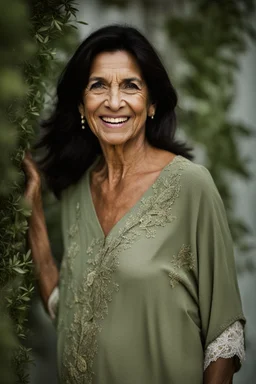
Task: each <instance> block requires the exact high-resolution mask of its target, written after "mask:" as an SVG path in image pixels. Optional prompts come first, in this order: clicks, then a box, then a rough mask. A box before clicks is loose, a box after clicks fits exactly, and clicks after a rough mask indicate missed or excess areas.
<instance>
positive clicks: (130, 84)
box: [125, 83, 139, 89]
mask: <svg viewBox="0 0 256 384" xmlns="http://www.w3.org/2000/svg"><path fill="white" fill-rule="evenodd" d="M125 88H127V89H139V87H138V85H137V84H135V83H127V84H125Z"/></svg>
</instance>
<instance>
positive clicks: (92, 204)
mask: <svg viewBox="0 0 256 384" xmlns="http://www.w3.org/2000/svg"><path fill="white" fill-rule="evenodd" d="M181 157H182V156H180V155H176V156H175V157H174V158H173V159H172V160H171V161H170V162H169V163H168V164H166V165H165V166H164V167H163V169H162V170H161V171H160V173H159V175H158V176H157V178H156V180H155V181H154V182H153V183H152V184H151V185H150V186H149V187H148V188H147V189H146V190H145V192H143V194H142V195H141V196H140V198H139V199H138V200H137V201H136V203H135V204H134V205H133V206H132V207H131V208H129V209H128V211H127V212H126V213H125V214H124V215H123V216H122V217H121V218H120V219H119V220H118V221H117V222H116V223H115V224H114V225H113V227H112V228H111V229H110V231H109V232H108V233H107V235H105V233H104V231H103V228H102V226H101V223H100V221H99V218H98V215H97V212H96V209H95V205H94V202H93V198H92V192H91V172H92V169H93V168H94V165H95V163H96V161H97V160H96V161H95V162H94V163H93V164H92V165H91V166H90V167H89V169H88V171H87V175H86V188H87V193H88V197H89V204H90V207H91V210H92V212H93V216H94V218H95V221H96V223H97V226H98V229H99V231H100V233H101V237H102V238H103V239H104V241H106V240H107V239H108V238H109V237H110V236H111V235H112V233H113V232H114V231H115V230H116V228H118V227H119V226H120V225H121V223H122V222H123V221H125V220H126V218H127V217H128V216H129V215H130V214H131V213H132V211H134V209H136V207H137V206H138V205H139V204H140V203H141V201H142V199H143V198H145V197H146V195H148V193H149V192H150V191H151V190H152V189H153V188H154V186H155V184H156V183H158V182H159V180H160V179H161V177H162V175H163V173H164V172H165V170H166V169H167V168H168V167H169V166H170V165H171V164H172V165H173V164H174V163H176V161H177V159H178V158H181Z"/></svg>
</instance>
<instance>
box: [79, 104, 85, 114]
mask: <svg viewBox="0 0 256 384" xmlns="http://www.w3.org/2000/svg"><path fill="white" fill-rule="evenodd" d="M78 110H79V113H80V115H82V116H84V106H83V104H79V106H78Z"/></svg>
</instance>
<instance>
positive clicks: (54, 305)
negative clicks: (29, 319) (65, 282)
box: [47, 287, 59, 320]
mask: <svg viewBox="0 0 256 384" xmlns="http://www.w3.org/2000/svg"><path fill="white" fill-rule="evenodd" d="M58 303H59V287H55V288H54V289H53V291H52V293H51V295H50V297H49V300H48V305H47V307H48V312H49V315H50V318H51V319H52V320H54V319H55V318H56V314H57V309H58Z"/></svg>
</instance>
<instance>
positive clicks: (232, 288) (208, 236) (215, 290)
mask: <svg viewBox="0 0 256 384" xmlns="http://www.w3.org/2000/svg"><path fill="white" fill-rule="evenodd" d="M198 167H199V170H200V174H199V176H198V177H197V178H196V179H197V180H196V182H197V183H198V188H197V202H198V207H197V210H198V214H197V222H196V251H197V259H198V297H199V309H200V316H201V329H202V341H203V345H204V349H206V348H207V346H208V345H209V344H210V343H211V342H212V341H214V340H215V339H216V338H217V337H218V336H219V335H220V334H221V333H222V332H223V331H224V330H225V329H226V328H227V327H229V326H230V325H231V324H233V323H234V322H235V321H241V323H242V324H244V323H245V318H244V315H243V311H242V305H241V299H240V293H239V288H238V283H237V276H236V269H235V261H234V254H233V242H232V238H231V234H230V230H229V227H228V222H227V217H226V212H225V209H224V205H223V202H222V200H221V197H220V195H219V193H218V191H217V188H216V186H215V184H214V182H213V180H212V178H211V176H210V173H209V172H208V170H207V169H206V168H204V167H202V166H198Z"/></svg>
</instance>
